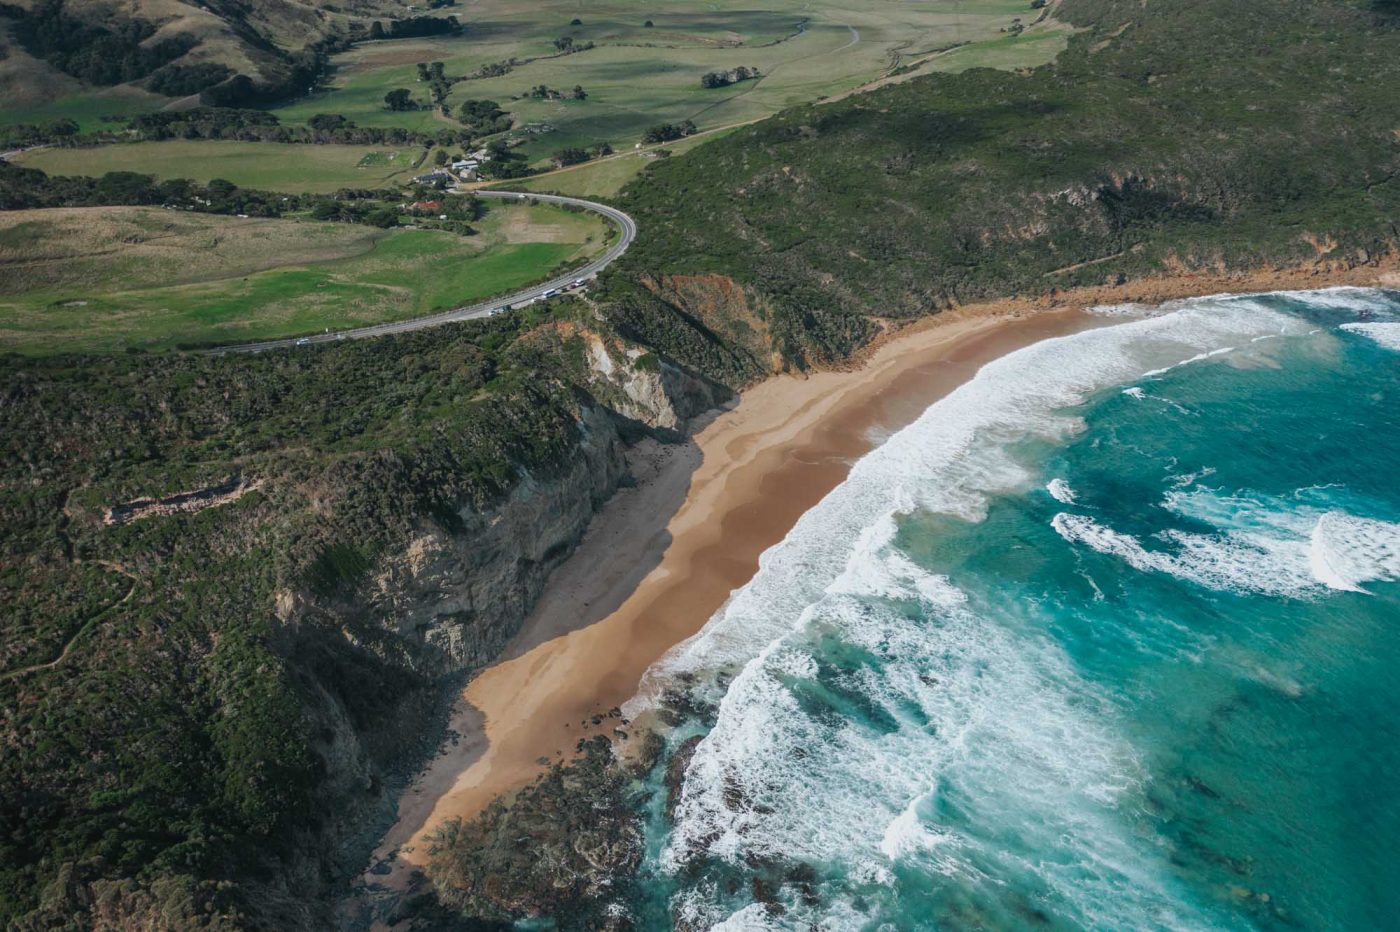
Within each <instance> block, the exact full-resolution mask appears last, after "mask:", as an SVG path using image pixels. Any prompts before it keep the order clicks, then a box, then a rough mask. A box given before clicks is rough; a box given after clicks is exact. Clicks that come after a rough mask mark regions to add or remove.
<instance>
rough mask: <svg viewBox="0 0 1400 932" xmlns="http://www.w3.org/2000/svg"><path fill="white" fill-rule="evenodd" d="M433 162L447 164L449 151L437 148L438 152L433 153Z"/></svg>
mask: <svg viewBox="0 0 1400 932" xmlns="http://www.w3.org/2000/svg"><path fill="white" fill-rule="evenodd" d="M433 164H434V165H446V164H447V152H446V150H444V149H439V150H437V151H436V152H434V153H433Z"/></svg>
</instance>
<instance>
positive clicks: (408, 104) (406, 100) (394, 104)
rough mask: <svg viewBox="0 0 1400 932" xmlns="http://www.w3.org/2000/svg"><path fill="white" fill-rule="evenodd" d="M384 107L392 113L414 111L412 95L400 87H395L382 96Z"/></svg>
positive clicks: (415, 107)
mask: <svg viewBox="0 0 1400 932" xmlns="http://www.w3.org/2000/svg"><path fill="white" fill-rule="evenodd" d="M384 105H385V106H386V107H388V108H389V109H390V110H393V111H396V112H397V111H403V110H416V109H417V106H416V105H415V104H414V103H413V95H412V94H410V93H409V92H408V91H407V90H406V89H404V88H402V87H396V88H394V89H393V90H392V91H390V92H389V93H387V94H385V95H384Z"/></svg>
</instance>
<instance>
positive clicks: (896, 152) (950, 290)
mask: <svg viewBox="0 0 1400 932" xmlns="http://www.w3.org/2000/svg"><path fill="white" fill-rule="evenodd" d="M1057 15H1058V16H1060V17H1062V18H1064V19H1066V20H1068V21H1070V22H1073V23H1075V24H1076V25H1078V26H1079V27H1081V28H1082V30H1083V31H1081V32H1080V33H1078V34H1077V35H1076V36H1075V37H1074V38H1073V40H1071V43H1070V47H1069V50H1068V51H1067V52H1066V53H1065V54H1064V55H1062V56H1061V57H1060V58H1059V59H1058V60H1057V62H1056V63H1055V65H1054V66H1053V67H1050V68H1045V69H1040V70H1036V71H1032V72H1026V73H1006V72H1000V71H990V70H983V69H975V70H970V71H966V72H964V73H962V74H957V75H934V76H931V77H928V78H923V79H920V80H916V81H912V82H909V83H907V84H903V85H898V86H893V87H887V88H883V89H881V90H878V91H875V92H873V93H871V94H868V95H860V96H855V97H851V98H848V99H846V100H842V101H840V102H836V103H831V104H826V105H816V106H807V107H798V108H795V109H792V110H789V111H786V112H784V113H782V114H781V115H779V116H778V117H776V118H774V119H772V120H768V121H765V122H763V123H758V124H754V125H753V126H749V127H744V128H742V129H740V130H737V131H735V132H734V133H732V134H731V135H729V136H727V137H725V138H724V139H721V140H718V141H716V142H713V143H710V144H708V145H706V146H704V147H703V148H701V149H700V150H697V152H696V153H695V155H694V156H693V157H686V158H676V159H670V160H665V161H658V162H655V163H654V164H653V165H652V166H651V167H650V168H649V169H648V170H647V171H646V173H645V174H644V175H643V176H642V177H641V178H640V179H639V180H638V181H636V182H634V183H633V184H632V185H631V186H630V187H629V188H628V189H627V190H626V192H625V193H624V195H623V197H622V198H621V203H622V204H623V206H624V207H625V209H627V210H628V211H630V212H631V213H632V214H633V216H635V217H636V219H637V220H638V223H639V224H640V226H641V228H642V229H643V230H644V231H646V232H647V235H646V236H644V237H643V238H642V239H641V240H640V241H639V242H638V244H637V246H636V247H634V249H633V250H632V251H631V252H630V253H629V255H628V256H627V259H626V269H625V271H619V273H618V277H619V279H621V278H622V276H630V277H631V278H633V279H635V278H637V277H639V276H646V275H650V276H653V277H659V276H661V275H668V274H678V273H679V274H695V273H715V274H721V275H725V276H730V277H732V278H734V279H736V280H737V281H738V282H739V283H741V284H742V285H744V286H746V287H748V288H750V289H752V290H753V291H754V293H755V295H756V297H757V298H758V299H759V300H760V303H762V304H765V305H766V306H767V307H768V308H769V314H770V316H769V319H768V321H767V323H768V330H769V332H770V333H771V335H772V346H771V347H770V346H769V345H766V344H765V343H763V342H762V341H760V340H758V339H757V338H755V342H754V343H753V344H752V345H751V347H750V348H751V350H752V351H753V352H754V353H755V354H760V355H761V354H763V353H766V352H767V351H768V350H769V349H771V348H776V349H777V350H779V351H780V352H781V353H782V354H783V356H784V357H785V358H786V359H787V360H788V361H789V362H791V363H793V364H796V365H806V364H812V363H822V362H825V361H829V360H833V359H836V358H840V357H841V356H843V355H845V354H846V353H848V352H849V351H850V350H851V348H852V347H854V346H856V345H858V344H860V343H861V342H862V341H864V340H865V339H867V338H868V337H869V335H870V334H871V333H872V332H873V331H872V325H871V324H870V322H869V318H870V317H871V316H881V317H895V318H907V317H913V316H917V315H920V314H926V313H929V312H933V311H937V310H939V309H940V308H944V307H947V306H949V305H950V304H953V303H956V302H965V301H970V300H973V299H977V298H983V297H988V296H994V295H1007V294H1013V293H1018V292H1030V293H1041V292H1045V291H1048V290H1050V289H1053V288H1057V287H1065V286H1070V285H1075V284H1081V283H1100V282H1103V281H1106V280H1107V281H1112V280H1114V279H1115V278H1116V277H1117V276H1119V275H1124V276H1138V275H1143V274H1147V273H1152V272H1160V271H1171V270H1181V269H1191V268H1218V267H1243V266H1258V265H1268V264H1271V263H1290V264H1294V263H1303V262H1308V261H1313V260H1318V259H1325V260H1345V259H1346V258H1347V257H1349V256H1351V257H1363V258H1364V257H1367V256H1370V255H1373V254H1376V253H1380V252H1386V251H1393V250H1395V249H1396V241H1397V239H1400V234H1397V228H1396V225H1395V224H1396V220H1395V218H1396V217H1397V216H1400V177H1397V175H1398V173H1400V95H1396V94H1394V93H1392V88H1393V87H1394V86H1396V85H1397V82H1400V57H1397V56H1396V55H1395V49H1396V48H1397V44H1400V22H1398V21H1397V19H1396V18H1395V17H1393V16H1384V15H1381V14H1380V13H1378V12H1375V11H1373V10H1371V9H1368V8H1367V7H1365V6H1362V5H1360V4H1353V3H1347V2H1339V0H1330V2H1321V3H1319V2H1310V0H1307V2H1305V0H1285V2H1282V3H1276V2H1268V3H1266V2H1262V0H1250V2H1244V3H1225V2H1209V3H1186V2H1160V3H1159V2H1154V3H1151V4H1147V5H1146V6H1143V5H1142V4H1139V3H1137V2H1125V0H1065V2H1064V3H1063V5H1062V6H1061V7H1060V8H1059V11H1058V13H1057ZM678 205H684V206H683V208H682V209H677V207H678ZM625 290H626V289H620V294H619V307H623V308H631V307H634V306H636V305H637V303H638V302H643V301H647V300H650V298H646V297H643V296H637V295H631V296H624V295H622V293H621V292H622V291H625ZM672 297H674V296H672ZM679 303H680V305H681V306H682V308H684V303H685V302H684V300H680V301H679ZM648 306H649V307H651V312H650V313H653V314H654V313H657V312H659V310H658V308H657V307H656V306H655V305H648ZM653 326H654V325H653Z"/></svg>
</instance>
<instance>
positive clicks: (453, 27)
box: [369, 4, 462, 41]
mask: <svg viewBox="0 0 1400 932" xmlns="http://www.w3.org/2000/svg"><path fill="white" fill-rule="evenodd" d="M446 5H449V6H450V4H446ZM461 31H462V24H461V23H459V22H457V17H455V16H410V17H408V18H407V19H395V20H390V21H389V25H388V26H385V25H384V24H383V23H382V22H380V21H379V20H375V21H374V22H373V23H371V24H370V27H369V38H370V40H371V41H373V40H378V39H418V38H422V37H424V36H446V35H456V34H457V33H459V32H461Z"/></svg>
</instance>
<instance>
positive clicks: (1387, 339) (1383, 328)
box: [1341, 322, 1400, 350]
mask: <svg viewBox="0 0 1400 932" xmlns="http://www.w3.org/2000/svg"><path fill="white" fill-rule="evenodd" d="M1341 329H1343V330H1346V331H1349V332H1351V333H1359V334H1361V335H1362V336H1363V337H1366V338H1367V339H1370V340H1373V341H1375V342H1376V343H1379V344H1380V345H1381V346H1384V347H1385V348H1386V349H1393V350H1400V323H1388V322H1387V323H1365V324H1342V327H1341Z"/></svg>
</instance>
